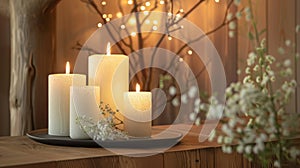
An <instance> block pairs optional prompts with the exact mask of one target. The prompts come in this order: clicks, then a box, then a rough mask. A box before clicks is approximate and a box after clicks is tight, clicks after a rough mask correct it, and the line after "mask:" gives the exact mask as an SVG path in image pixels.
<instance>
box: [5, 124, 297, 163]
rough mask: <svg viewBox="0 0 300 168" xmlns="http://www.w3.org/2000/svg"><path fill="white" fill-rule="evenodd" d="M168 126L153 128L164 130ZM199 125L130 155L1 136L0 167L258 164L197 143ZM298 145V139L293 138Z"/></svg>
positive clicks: (211, 145) (214, 147)
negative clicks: (159, 146)
mask: <svg viewBox="0 0 300 168" xmlns="http://www.w3.org/2000/svg"><path fill="white" fill-rule="evenodd" d="M167 127H168V126H157V127H155V128H154V129H158V130H164V129H166V128H167ZM200 130H201V127H195V126H193V127H192V129H191V130H190V132H189V133H188V134H187V135H186V136H185V137H184V138H183V139H182V141H181V143H179V144H178V145H176V146H174V147H172V148H170V149H168V150H167V151H165V152H161V153H158V154H155V155H150V156H147V157H129V156H121V155H118V154H115V153H113V152H111V151H108V150H106V149H103V148H101V147H99V148H83V147H63V146H50V145H45V144H41V143H38V142H35V141H33V140H31V139H29V138H28V137H26V136H17V137H1V138H0V167H20V168H29V167H30V168H32V167H33V168H35V167H39V168H42V167H57V168H59V167H70V168H84V167H108V168H114V167H130V168H131V167H146V168H147V167H155V168H163V167H171V168H177V167H178V168H182V167H201V168H202V167H205V168H210V167H216V168H219V167H222V168H241V167H260V166H259V164H256V165H255V164H253V163H252V162H248V161H247V160H246V159H244V158H243V156H242V155H240V154H237V153H233V154H224V153H223V152H222V151H221V148H220V145H218V144H217V143H216V142H208V141H205V142H203V143H199V142H198V134H199V131H200ZM296 142H297V144H300V139H297V140H296Z"/></svg>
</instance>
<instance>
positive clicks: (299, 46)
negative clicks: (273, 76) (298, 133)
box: [295, 1, 300, 113]
mask: <svg viewBox="0 0 300 168" xmlns="http://www.w3.org/2000/svg"><path fill="white" fill-rule="evenodd" d="M295 7H296V25H300V2H299V1H296V5H295ZM296 51H297V53H300V33H298V34H296ZM295 66H296V79H297V83H298V85H297V90H296V94H297V97H296V108H297V113H300V59H298V61H297V62H295Z"/></svg>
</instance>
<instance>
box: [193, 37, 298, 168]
mask: <svg viewBox="0 0 300 168" xmlns="http://www.w3.org/2000/svg"><path fill="white" fill-rule="evenodd" d="M288 46H291V45H290V44H289V45H288ZM294 56H295V55H294ZM275 61H276V60H275V58H274V57H273V56H271V55H268V54H267V53H266V49H265V40H263V41H262V42H261V43H260V46H259V47H257V48H256V50H255V51H254V52H250V53H249V55H248V59H247V67H246V69H245V74H246V76H245V78H244V80H243V82H236V83H232V84H231V85H230V86H229V87H228V88H227V89H226V103H225V107H223V106H221V105H220V104H219V103H218V102H217V101H216V98H214V97H212V98H210V101H209V102H210V103H209V104H205V103H200V105H199V107H206V108H202V109H201V110H202V111H206V112H208V113H207V118H211V115H212V114H210V113H211V112H213V113H214V114H215V115H218V114H222V111H224V114H223V116H224V118H222V119H221V121H222V127H221V130H220V132H216V130H214V131H213V132H212V133H211V134H210V138H209V140H213V139H215V138H216V139H217V142H218V143H220V144H223V146H222V150H223V152H225V153H232V152H233V151H234V150H236V151H237V152H238V153H241V154H244V155H245V156H246V157H247V158H248V159H249V160H252V159H253V158H254V157H255V156H259V157H258V158H259V159H261V161H262V163H269V162H270V161H272V159H274V156H275V158H276V159H275V160H273V164H274V165H275V166H277V167H280V166H281V163H282V161H283V159H291V160H297V159H299V157H300V150H299V149H297V148H296V147H294V146H292V145H291V144H290V143H289V138H291V137H293V136H294V135H296V134H299V131H298V128H299V114H297V113H293V112H289V111H287V108H286V106H287V105H288V103H289V101H290V98H291V96H292V95H293V94H294V92H295V88H296V86H297V83H296V81H295V80H294V79H291V75H292V70H291V67H290V66H291V61H290V59H288V58H287V59H286V60H285V61H283V63H281V64H277V68H279V72H278V73H275V72H274V71H273V70H272V65H273V64H274V62H275ZM276 78H282V79H284V80H281V81H283V82H282V85H281V87H278V88H275V87H273V85H272V84H273V83H274V81H275V79H276ZM277 83H278V82H277ZM208 106H209V107H208ZM207 107H208V108H207ZM197 114H198V113H195V114H191V117H190V119H191V120H194V121H196V120H197V119H198V118H197V117H196V116H197ZM199 123H200V122H199V121H198V122H197V123H196V124H199ZM233 144H237V145H236V146H232V145H233ZM298 161H299V160H298Z"/></svg>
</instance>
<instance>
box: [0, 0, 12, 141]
mask: <svg viewBox="0 0 300 168" xmlns="http://www.w3.org/2000/svg"><path fill="white" fill-rule="evenodd" d="M8 4H9V3H8V0H2V1H1V3H0V25H1V27H0V39H1V40H0V51H1V54H0V59H1V61H0V76H1V78H0V128H1V129H0V136H3V135H9V120H10V118H9V101H8V100H9V98H8V97H9V75H10V25H9V15H8V9H7V8H8V6H9V5H8Z"/></svg>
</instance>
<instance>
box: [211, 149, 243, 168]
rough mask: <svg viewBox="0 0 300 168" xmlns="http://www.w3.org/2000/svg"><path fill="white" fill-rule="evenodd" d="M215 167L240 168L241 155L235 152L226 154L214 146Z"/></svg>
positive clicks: (241, 165) (241, 162) (241, 164)
mask: <svg viewBox="0 0 300 168" xmlns="http://www.w3.org/2000/svg"><path fill="white" fill-rule="evenodd" d="M215 167H222V168H240V167H243V156H242V155H240V154H238V153H237V152H233V153H232V154H226V153H223V152H222V149H221V148H215Z"/></svg>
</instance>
